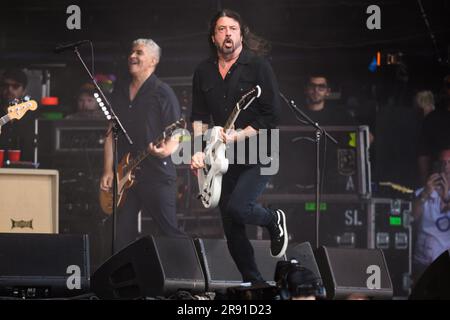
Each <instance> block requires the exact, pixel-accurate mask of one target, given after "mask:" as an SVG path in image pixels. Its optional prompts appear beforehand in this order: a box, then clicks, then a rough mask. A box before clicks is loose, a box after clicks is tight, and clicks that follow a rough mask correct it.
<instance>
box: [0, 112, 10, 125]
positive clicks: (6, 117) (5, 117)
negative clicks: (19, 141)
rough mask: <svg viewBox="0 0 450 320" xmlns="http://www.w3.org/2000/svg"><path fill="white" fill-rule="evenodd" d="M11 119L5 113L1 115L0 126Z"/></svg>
mask: <svg viewBox="0 0 450 320" xmlns="http://www.w3.org/2000/svg"><path fill="white" fill-rule="evenodd" d="M10 120H11V119H10V118H9V116H8V115H7V114H6V115H4V116H3V117H1V118H0V127H1V126H2V125H4V124H6V123H7V122H8V121H10Z"/></svg>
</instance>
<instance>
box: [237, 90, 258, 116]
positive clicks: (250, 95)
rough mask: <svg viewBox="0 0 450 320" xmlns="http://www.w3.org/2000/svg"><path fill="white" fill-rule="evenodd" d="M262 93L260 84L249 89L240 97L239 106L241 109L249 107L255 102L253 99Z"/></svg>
mask: <svg viewBox="0 0 450 320" xmlns="http://www.w3.org/2000/svg"><path fill="white" fill-rule="evenodd" d="M260 95H261V87H260V86H258V85H257V86H255V87H253V88H251V89H250V90H249V91H247V92H246V93H244V94H243V95H242V97H241V99H239V101H238V103H237V105H236V106H237V108H238V109H239V110H245V109H247V108H248V106H249V105H250V104H251V103H252V102H253V100H255V99H256V98H259V96H260Z"/></svg>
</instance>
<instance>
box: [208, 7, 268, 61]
mask: <svg viewBox="0 0 450 320" xmlns="http://www.w3.org/2000/svg"><path fill="white" fill-rule="evenodd" d="M222 17H228V18H231V19H233V20H236V21H237V22H238V23H239V27H240V29H241V34H242V45H243V46H244V47H246V48H247V49H249V50H251V51H253V52H254V53H255V54H257V55H260V56H265V55H267V54H268V53H269V51H270V49H271V45H270V43H269V42H268V41H267V40H265V39H263V38H261V37H259V36H257V35H255V34H254V33H252V32H250V29H249V27H248V26H247V25H246V24H245V23H244V21H243V20H242V18H241V16H240V14H239V13H237V12H235V11H232V10H229V9H223V10H221V11H219V12H217V13H216V14H215V15H214V17H213V18H212V19H211V22H210V23H209V34H208V43H209V47H210V48H211V52H212V53H213V54H214V55H215V54H217V48H216V46H215V45H214V43H213V42H212V41H211V37H212V36H214V33H215V30H216V24H217V20H219V19H220V18H222Z"/></svg>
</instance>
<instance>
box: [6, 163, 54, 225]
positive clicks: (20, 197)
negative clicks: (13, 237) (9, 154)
mask: <svg viewBox="0 0 450 320" xmlns="http://www.w3.org/2000/svg"><path fill="white" fill-rule="evenodd" d="M58 182H59V174H58V171H56V170H41V169H0V190H2V195H1V197H0V199H1V201H2V207H1V209H0V233H58V223H59V211H58V194H59V192H58V188H59V183H58Z"/></svg>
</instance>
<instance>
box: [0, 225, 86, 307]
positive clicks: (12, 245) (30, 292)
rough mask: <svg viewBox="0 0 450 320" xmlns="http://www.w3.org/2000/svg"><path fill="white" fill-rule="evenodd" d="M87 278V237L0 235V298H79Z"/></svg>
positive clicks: (66, 235) (84, 289)
mask: <svg viewBox="0 0 450 320" xmlns="http://www.w3.org/2000/svg"><path fill="white" fill-rule="evenodd" d="M89 277H90V270H89V241H88V236H87V235H68V234H58V235H57V234H13V233H0V296H7V297H17V298H30V299H31V298H55V297H73V296H79V295H82V294H84V293H87V292H89V289H90V286H89Z"/></svg>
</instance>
